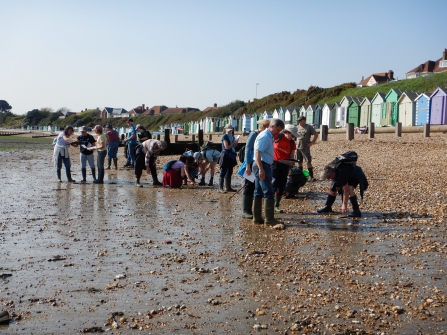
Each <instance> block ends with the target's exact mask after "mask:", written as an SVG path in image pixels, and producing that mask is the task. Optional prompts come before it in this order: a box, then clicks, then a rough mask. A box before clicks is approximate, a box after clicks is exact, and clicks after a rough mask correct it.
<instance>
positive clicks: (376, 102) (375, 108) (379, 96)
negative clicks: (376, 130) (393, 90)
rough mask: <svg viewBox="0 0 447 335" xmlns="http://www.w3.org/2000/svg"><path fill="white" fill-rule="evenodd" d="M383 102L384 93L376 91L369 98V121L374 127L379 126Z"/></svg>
mask: <svg viewBox="0 0 447 335" xmlns="http://www.w3.org/2000/svg"><path fill="white" fill-rule="evenodd" d="M384 102H385V94H383V93H379V92H377V93H376V95H375V96H374V97H373V98H372V100H371V123H374V125H375V126H376V127H379V126H380V117H381V116H382V104H383V103H384Z"/></svg>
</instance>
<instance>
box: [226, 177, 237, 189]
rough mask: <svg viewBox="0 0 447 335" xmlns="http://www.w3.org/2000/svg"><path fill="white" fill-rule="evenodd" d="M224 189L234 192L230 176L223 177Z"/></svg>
mask: <svg viewBox="0 0 447 335" xmlns="http://www.w3.org/2000/svg"><path fill="white" fill-rule="evenodd" d="M225 190H226V191H227V192H236V190H235V189H232V188H231V177H225Z"/></svg>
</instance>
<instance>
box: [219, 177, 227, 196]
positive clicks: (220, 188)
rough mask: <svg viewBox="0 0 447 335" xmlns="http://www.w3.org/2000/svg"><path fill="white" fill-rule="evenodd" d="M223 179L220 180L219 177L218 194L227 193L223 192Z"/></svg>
mask: <svg viewBox="0 0 447 335" xmlns="http://www.w3.org/2000/svg"><path fill="white" fill-rule="evenodd" d="M224 180H225V179H224V178H222V177H220V178H219V192H220V193H227V192H225V190H224Z"/></svg>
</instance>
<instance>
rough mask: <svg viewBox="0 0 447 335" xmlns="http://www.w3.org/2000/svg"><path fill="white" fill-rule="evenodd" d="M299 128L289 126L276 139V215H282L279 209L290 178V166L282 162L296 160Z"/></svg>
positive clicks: (274, 144)
mask: <svg viewBox="0 0 447 335" xmlns="http://www.w3.org/2000/svg"><path fill="white" fill-rule="evenodd" d="M297 131H298V127H296V126H294V125H291V124H288V125H286V126H285V128H284V131H283V132H282V133H280V134H278V135H276V136H275V137H274V143H273V164H272V175H273V178H274V182H273V191H274V192H275V213H282V210H281V209H280V208H279V203H280V201H281V197H282V195H283V193H284V190H285V188H286V184H287V177H288V176H289V170H290V165H293V163H292V164H284V163H281V162H280V161H282V160H284V159H288V158H295V152H296V143H295V139H296V138H298V136H299V135H298V132H297Z"/></svg>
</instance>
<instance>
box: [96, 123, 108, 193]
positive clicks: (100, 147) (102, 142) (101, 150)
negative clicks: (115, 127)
mask: <svg viewBox="0 0 447 335" xmlns="http://www.w3.org/2000/svg"><path fill="white" fill-rule="evenodd" d="M93 131H94V132H95V133H96V135H98V136H97V137H96V151H97V152H98V155H97V157H96V166H97V167H98V179H96V180H95V181H93V183H94V184H104V161H105V159H106V155H107V138H106V135H105V134H103V129H102V126H100V125H96V126H95V128H93Z"/></svg>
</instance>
